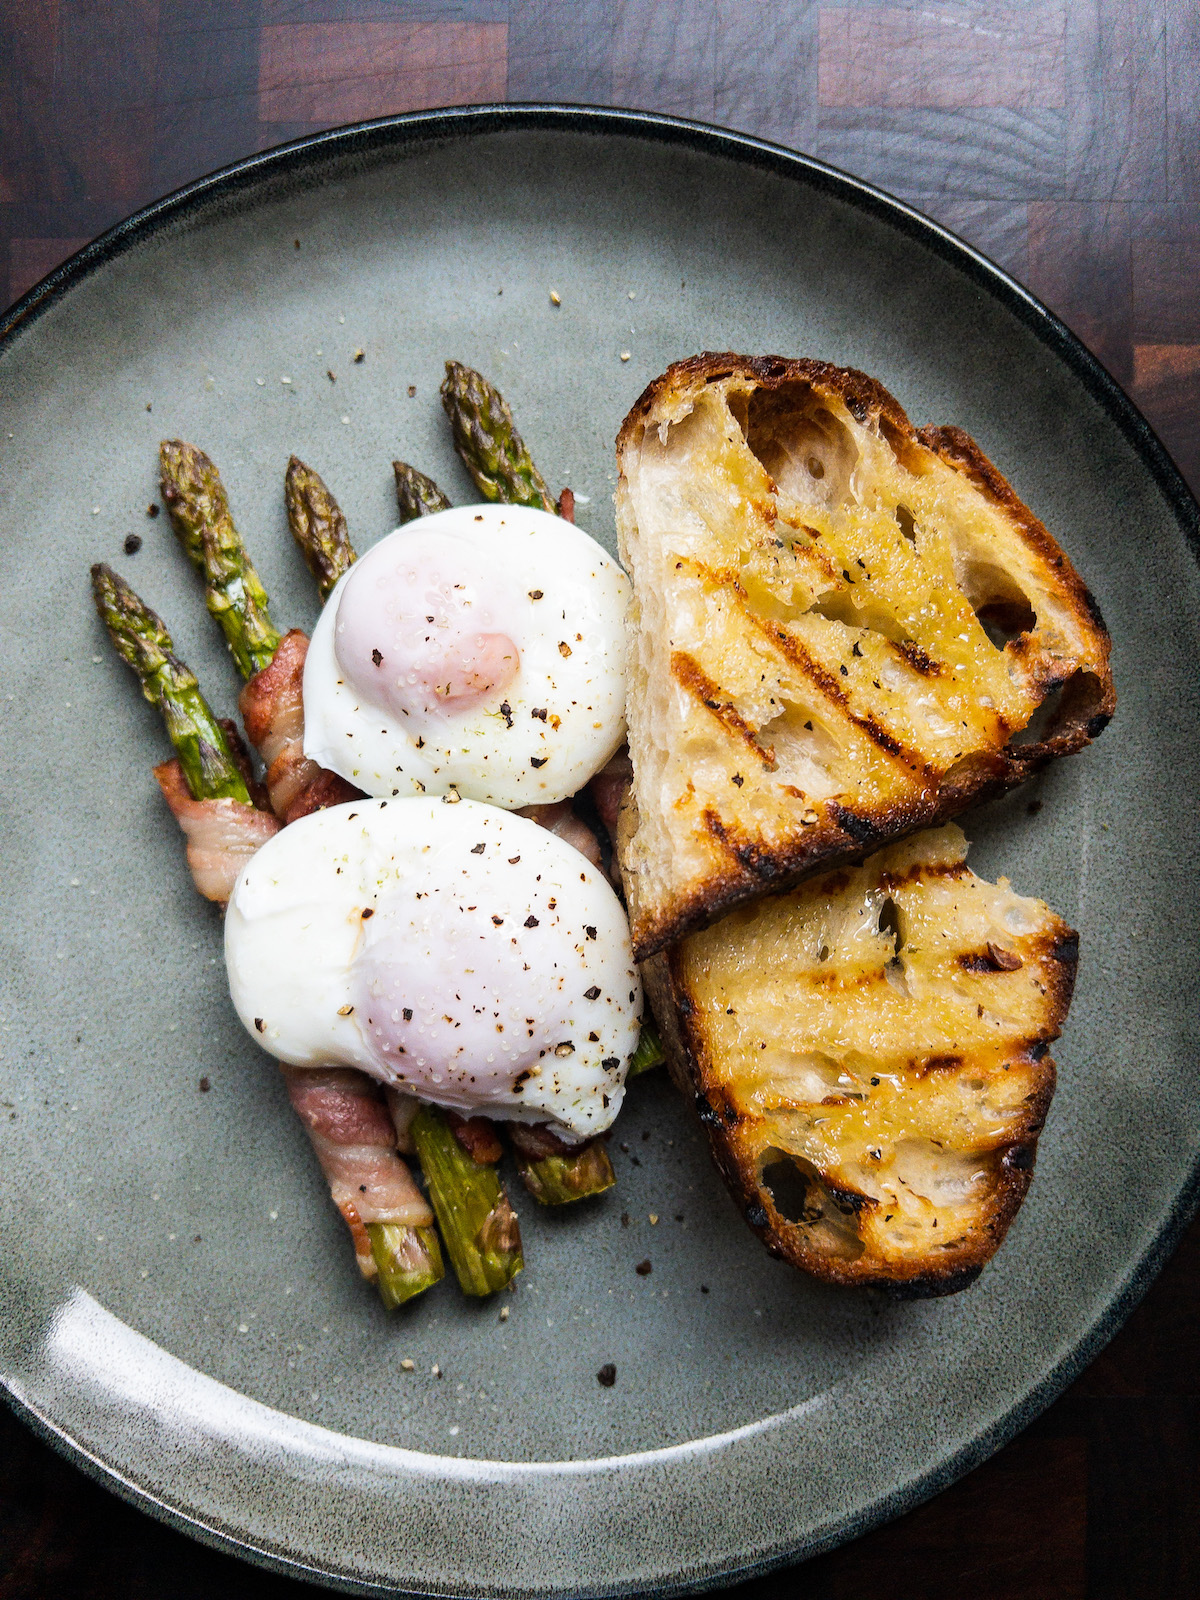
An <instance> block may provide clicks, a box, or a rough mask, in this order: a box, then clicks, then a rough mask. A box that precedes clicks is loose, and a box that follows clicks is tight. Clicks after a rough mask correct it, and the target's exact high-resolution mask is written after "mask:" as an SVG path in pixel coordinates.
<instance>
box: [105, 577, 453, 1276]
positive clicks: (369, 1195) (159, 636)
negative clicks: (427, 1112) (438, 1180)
mask: <svg viewBox="0 0 1200 1600" xmlns="http://www.w3.org/2000/svg"><path fill="white" fill-rule="evenodd" d="M92 592H93V594H94V596H95V600H96V609H97V611H98V612H99V613H100V618H101V620H102V621H103V623H104V625H105V627H106V629H107V630H108V634H109V637H110V638H111V640H112V642H113V644H114V646H115V647H116V650H117V653H118V654H119V655H120V656H121V658H122V660H124V661H126V662H128V664H129V665H130V666H131V667H132V668H133V670H134V671H135V672H136V673H137V675H138V679H139V681H140V683H141V685H142V693H143V694H144V695H145V696H146V698H147V700H149V701H150V702H151V703H152V704H153V705H156V706H157V707H158V709H159V711H160V712H161V713H162V717H163V721H164V723H165V725H166V728H167V733H168V735H169V736H170V739H171V742H172V744H174V746H175V749H176V751H177V752H178V754H177V755H176V756H175V757H174V758H173V759H172V760H170V761H165V762H163V763H162V764H161V765H159V766H158V767H156V768H155V769H154V775H155V777H156V778H157V779H158V782H159V786H160V787H161V789H162V791H163V795H164V796H165V798H166V801H167V804H168V805H169V806H170V808H171V811H172V813H173V814H174V816H175V817H176V819H177V821H178V822H179V824H180V827H181V828H182V829H183V831H184V834H185V835H186V837H187V841H188V846H187V853H188V865H189V867H190V868H191V871H192V876H193V878H194V879H195V882H196V887H197V888H198V889H199V890H200V892H201V894H203V895H205V896H206V898H208V899H210V900H215V901H217V902H218V903H219V904H222V905H223V904H224V903H225V902H226V901H227V900H228V898H229V895H230V892H231V890H232V888H233V884H234V882H235V880H236V878H237V875H238V873H239V871H240V870H241V868H242V866H243V865H244V864H245V862H246V861H247V860H248V859H249V858H250V856H252V855H253V854H254V852H255V851H256V850H257V849H258V847H259V846H260V845H261V844H262V843H264V841H265V840H266V839H268V838H270V837H271V835H272V834H274V833H277V832H278V831H279V827H280V823H279V819H278V818H277V817H275V816H273V815H272V814H271V812H269V811H264V810H261V809H260V808H259V807H257V806H256V805H255V804H254V803H253V798H252V793H251V790H252V787H254V785H253V780H252V779H249V778H248V775H247V772H246V771H245V770H244V768H243V762H244V759H245V758H244V752H242V751H241V750H240V749H239V748H238V744H237V735H236V733H235V732H233V730H232V725H230V728H229V729H228V730H227V729H226V727H224V726H223V725H222V724H221V722H219V721H218V719H217V718H216V717H215V716H214V715H213V713H212V711H211V709H210V707H209V705H208V702H207V701H206V700H205V699H204V696H203V695H202V694H201V692H200V686H199V684H198V682H197V681H196V676H195V674H194V673H193V672H192V671H191V669H190V668H189V667H188V666H187V665H186V663H185V662H183V661H181V660H180V658H179V657H178V656H177V655H176V654H175V649H174V645H173V644H172V641H171V636H170V634H169V633H168V632H167V629H166V625H165V623H164V622H163V620H162V618H161V617H160V616H158V615H157V613H156V612H154V611H152V610H151V609H150V607H149V606H148V605H146V604H145V602H144V601H142V600H141V599H139V597H138V596H137V594H135V593H134V591H133V589H132V588H131V587H130V586H129V584H127V583H126V582H125V580H124V579H123V578H121V577H119V576H118V574H117V573H115V572H114V571H113V570H112V568H111V567H108V566H105V565H104V564H103V563H98V564H97V565H96V566H94V567H93V568H92ZM284 1076H285V1078H286V1079H287V1084H288V1094H289V1097H290V1098H291V1101H292V1104H293V1106H295V1108H296V1110H297V1111H298V1112H299V1114H300V1117H301V1120H302V1121H303V1122H304V1125H305V1127H306V1129H307V1130H308V1133H309V1137H310V1139H311V1141H312V1145H313V1149H314V1150H315V1152H316V1155H317V1158H318V1160H319V1161H320V1163H321V1168H322V1170H323V1172H324V1173H325V1176H326V1178H327V1180H328V1182H329V1185H330V1191H331V1193H332V1195H333V1200H334V1203H335V1204H336V1205H337V1207H338V1210H339V1211H341V1213H342V1216H343V1217H344V1218H345V1220H346V1222H347V1224H348V1225H349V1228H350V1232H351V1236H352V1237H353V1239H354V1246H355V1255H356V1257H357V1260H358V1265H359V1268H360V1270H361V1271H362V1273H363V1275H364V1277H367V1278H374V1279H376V1280H377V1282H378V1285H379V1292H380V1295H381V1296H382V1298H383V1301H384V1304H385V1305H387V1306H389V1307H390V1306H398V1305H401V1304H402V1303H403V1302H404V1301H405V1300H408V1299H411V1298H412V1296H413V1295H416V1294H420V1293H421V1292H422V1291H423V1290H425V1289H428V1288H429V1287H430V1286H431V1285H432V1284H434V1283H436V1282H437V1281H438V1279H439V1278H441V1277H442V1276H443V1273H444V1268H443V1266H442V1259H441V1251H440V1250H439V1248H438V1240H437V1234H436V1232H435V1231H434V1229H433V1213H432V1211H431V1210H430V1209H429V1206H428V1205H427V1204H426V1202H425V1200H424V1199H423V1197H422V1195H421V1193H420V1191H419V1190H418V1189H417V1186H416V1185H415V1183H414V1182H413V1180H412V1176H411V1174H410V1173H409V1171H408V1168H407V1167H406V1166H405V1165H404V1163H403V1162H402V1161H401V1160H400V1158H399V1156H398V1155H397V1154H396V1149H395V1134H394V1132H393V1130H392V1127H391V1123H390V1121H389V1118H388V1114H387V1110H386V1107H385V1106H384V1103H383V1097H382V1094H381V1093H380V1091H379V1090H378V1088H377V1086H376V1085H375V1084H373V1083H372V1082H371V1080H370V1079H369V1078H367V1077H366V1076H365V1075H364V1074H362V1073H359V1072H349V1071H347V1072H330V1071H325V1072H320V1073H317V1072H305V1071H299V1070H297V1069H294V1068H285V1069H284Z"/></svg>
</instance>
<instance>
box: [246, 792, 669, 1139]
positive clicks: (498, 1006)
mask: <svg viewBox="0 0 1200 1600" xmlns="http://www.w3.org/2000/svg"><path fill="white" fill-rule="evenodd" d="M225 960H226V967H227V969H228V974H229V987H230V993H231V994H232V996H233V1002H234V1005H235V1006H236V1008H237V1011H238V1015H239V1016H240V1017H241V1019H242V1021H243V1023H244V1024H245V1026H246V1027H247V1029H248V1030H249V1031H250V1033H251V1035H252V1037H253V1038H254V1039H255V1040H256V1041H257V1043H259V1044H260V1045H262V1046H263V1047H264V1048H265V1049H267V1050H269V1051H270V1052H271V1054H272V1055H275V1056H277V1057H278V1058H279V1059H280V1060H281V1061H286V1062H289V1063H291V1064H292V1065H295V1066H321V1065H326V1064H330V1063H338V1064H341V1065H344V1066H350V1067H358V1068H361V1069H362V1070H363V1071H364V1072H368V1073H370V1074H371V1075H372V1076H373V1077H375V1078H378V1079H380V1080H381V1081H382V1082H384V1083H388V1084H393V1085H395V1086H396V1087H398V1088H401V1089H404V1090H407V1091H408V1092H410V1093H413V1094H415V1095H417V1096H418V1097H419V1098H421V1099H424V1100H432V1101H434V1102H435V1103H437V1104H440V1105H445V1106H450V1107H452V1108H454V1109H455V1110H458V1111H461V1112H462V1113H464V1114H465V1115H473V1114H476V1113H483V1114H487V1115H491V1116H496V1117H503V1118H507V1119H515V1120H518V1121H524V1122H542V1123H545V1122H549V1123H551V1124H553V1125H555V1127H556V1129H557V1130H558V1131H561V1132H564V1133H566V1134H567V1136H568V1137H572V1136H573V1137H576V1138H586V1137H589V1136H590V1135H592V1134H595V1133H599V1132H602V1131H603V1130H604V1129H605V1128H607V1127H608V1126H609V1124H610V1123H611V1122H612V1120H613V1118H614V1117H615V1116H616V1114H617V1111H618V1109H619V1107H620V1104H621V1100H622V1097H623V1095H624V1092H625V1091H624V1082H625V1073H626V1070H627V1067H628V1064H629V1058H630V1056H631V1055H632V1053H633V1051H634V1050H635V1049H636V1047H637V1040H638V1027H639V1019H640V1016H641V1009H642V1006H641V1002H642V995H641V986H640V983H639V981H638V976H637V969H636V967H635V966H634V963H633V956H632V952H631V949H630V943H629V926H628V923H627V921H626V918H625V913H624V911H623V910H622V908H621V905H620V903H619V901H618V900H617V897H616V895H615V894H614V893H613V891H612V888H611V887H610V885H609V884H608V882H607V881H606V880H605V878H604V877H603V875H602V874H601V873H599V872H597V871H595V870H594V869H593V868H592V867H591V866H590V865H589V864H588V862H587V861H586V860H585V858H584V857H583V856H581V855H580V854H579V852H578V851H577V850H575V849H574V848H573V847H572V846H571V845H569V844H565V843H564V842H563V841H562V840H561V839H559V838H557V837H555V836H554V835H553V834H551V833H548V832H547V831H546V830H545V829H543V828H541V827H539V826H538V825H537V824H536V823H534V822H531V821H528V820H527V819H526V818H524V817H519V816H514V815H513V814H512V813H510V812H505V811H501V810H499V809H497V808H496V807H494V806H487V805H480V804H477V803H474V802H472V801H469V800H463V801H460V802H458V803H457V804H454V803H451V802H450V801H449V800H448V799H434V798H405V799H401V800H392V801H388V800H361V801H350V802H349V803H347V804H345V805H340V806H332V807H330V808H329V809H328V810H325V811H318V812H315V813H313V814H312V815H311V816H307V817H304V818H302V819H301V820H300V821H298V822H294V823H292V824H291V826H290V827H287V828H284V829H282V830H281V831H280V832H279V833H277V834H276V835H275V836H274V837H273V838H271V839H269V840H268V841H267V843H266V844H264V845H263V846H262V848H261V849H260V850H258V851H257V853H256V854H255V855H254V856H253V857H252V858H251V860H250V861H248V862H247V864H246V866H245V867H244V868H243V870H242V873H241V875H240V877H239V878H238V881H237V883H236V885H235V887H234V891H233V895H232V898H231V899H230V902H229V909H228V912H227V914H226V919H225Z"/></svg>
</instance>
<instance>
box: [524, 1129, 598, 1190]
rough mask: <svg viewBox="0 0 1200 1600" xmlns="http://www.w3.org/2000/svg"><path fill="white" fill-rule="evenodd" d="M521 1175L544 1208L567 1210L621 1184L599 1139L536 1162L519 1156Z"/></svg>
mask: <svg viewBox="0 0 1200 1600" xmlns="http://www.w3.org/2000/svg"><path fill="white" fill-rule="evenodd" d="M517 1171H518V1172H519V1173H520V1174H521V1180H522V1182H523V1183H524V1185H525V1187H526V1188H527V1189H528V1190H529V1192H530V1194H531V1195H532V1196H533V1198H534V1199H535V1200H538V1201H540V1202H541V1204H542V1205H544V1206H565V1205H569V1204H570V1203H571V1201H572V1200H587V1199H588V1198H590V1196H592V1195H594V1194H603V1193H604V1191H605V1190H606V1189H611V1188H612V1186H613V1184H614V1183H616V1181H617V1175H616V1173H615V1172H614V1171H613V1164H612V1162H611V1161H610V1160H609V1158H608V1151H607V1150H606V1149H605V1148H604V1145H603V1144H602V1143H601V1141H600V1140H599V1139H589V1140H588V1142H587V1144H584V1145H580V1146H579V1148H578V1150H568V1151H564V1152H563V1153H562V1154H561V1155H558V1154H555V1155H549V1156H539V1157H538V1158H536V1159H535V1160H529V1159H528V1158H527V1157H525V1156H523V1155H521V1153H520V1151H518V1152H517Z"/></svg>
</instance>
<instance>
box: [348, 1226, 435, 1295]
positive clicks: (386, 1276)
mask: <svg viewBox="0 0 1200 1600" xmlns="http://www.w3.org/2000/svg"><path fill="white" fill-rule="evenodd" d="M367 1235H368V1237H369V1238H370V1240H371V1254H372V1255H373V1256H374V1257H375V1265H376V1266H377V1267H378V1269H379V1277H378V1279H377V1282H378V1284H379V1298H380V1299H381V1300H382V1301H383V1303H384V1305H385V1307H386V1308H387V1309H388V1310H389V1311H395V1310H396V1309H397V1307H398V1306H402V1305H403V1304H404V1302H405V1301H406V1300H412V1299H413V1298H414V1297H415V1296H416V1295H419V1294H424V1293H425V1290H426V1289H432V1288H433V1286H434V1284H435V1283H438V1282H440V1281H441V1279H442V1278H443V1277H445V1275H446V1269H445V1267H444V1266H443V1265H442V1249H441V1246H440V1244H439V1243H438V1236H437V1229H436V1228H412V1227H409V1226H408V1225H407V1224H406V1223H403V1222H368V1223H367Z"/></svg>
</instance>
